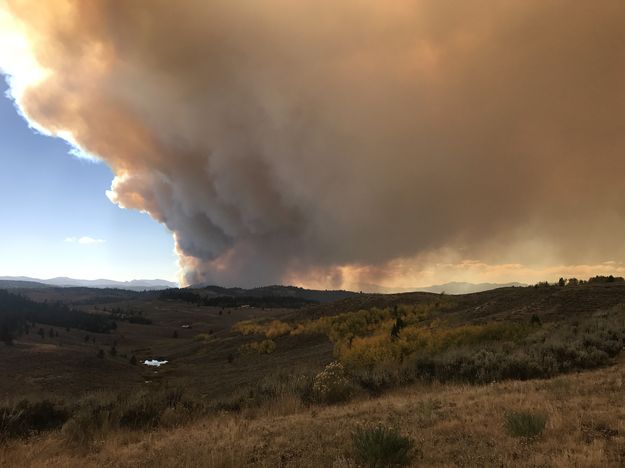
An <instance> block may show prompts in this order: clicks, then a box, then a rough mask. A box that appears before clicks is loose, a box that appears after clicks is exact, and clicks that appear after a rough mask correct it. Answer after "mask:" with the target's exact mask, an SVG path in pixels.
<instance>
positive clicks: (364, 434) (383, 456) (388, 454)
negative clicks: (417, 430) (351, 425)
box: [352, 426, 413, 468]
mask: <svg viewBox="0 0 625 468" xmlns="http://www.w3.org/2000/svg"><path fill="white" fill-rule="evenodd" d="M352 440H353V445H354V452H355V456H356V458H357V459H358V461H359V462H360V463H362V464H363V465H364V466H368V467H371V468H379V467H390V466H405V465H408V464H409V463H410V459H411V452H412V448H413V442H412V441H411V440H410V439H408V438H407V437H404V436H402V435H401V434H400V433H399V432H398V431H397V430H396V429H390V428H386V427H384V426H375V427H369V428H358V429H356V431H355V432H354V434H353V436H352Z"/></svg>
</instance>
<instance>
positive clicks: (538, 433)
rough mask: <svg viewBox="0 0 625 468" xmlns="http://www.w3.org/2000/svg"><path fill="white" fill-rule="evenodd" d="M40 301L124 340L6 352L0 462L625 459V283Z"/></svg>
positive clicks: (606, 462)
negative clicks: (99, 322) (97, 321)
mask: <svg viewBox="0 0 625 468" xmlns="http://www.w3.org/2000/svg"><path fill="white" fill-rule="evenodd" d="M46 291H48V293H46ZM21 293H22V294H24V295H26V296H29V297H31V298H32V299H35V300H38V301H45V300H48V301H58V300H61V301H63V302H64V303H66V304H69V305H70V306H72V307H74V308H79V309H80V310H81V311H83V312H87V313H90V314H100V315H103V316H106V317H113V316H114V317H116V320H115V321H116V328H115V329H114V330H111V331H110V332H108V333H91V332H86V331H84V330H78V329H74V328H70V329H66V328H64V327H50V326H47V325H43V324H30V325H31V326H30V328H29V333H28V334H20V335H19V336H17V337H16V338H15V340H14V342H13V345H11V346H9V345H4V344H0V353H1V354H0V372H2V375H5V376H11V378H5V379H0V396H1V397H2V398H1V399H0V466H102V465H105V466H246V465H249V466H336V467H351V466H390V464H391V461H392V460H390V459H386V461H385V459H384V453H385V451H386V452H395V453H400V452H401V453H403V452H402V451H405V457H406V458H405V460H403V461H402V463H403V462H409V464H412V465H414V466H563V467H564V466H600V465H602V466H623V465H624V464H625V422H623V421H625V417H624V416H625V413H623V411H625V410H623V408H625V406H624V405H623V403H624V401H623V400H624V398H625V393H624V390H625V389H623V382H624V380H623V379H624V378H625V361H624V358H623V355H622V353H621V351H622V349H623V347H624V345H625V284H622V283H607V284H604V283H601V284H585V285H580V286H572V287H568V286H567V287H557V286H544V285H543V286H541V287H526V288H505V289H499V290H494V291H487V292H483V293H476V294H468V295H459V296H446V295H440V294H428V293H409V294H397V295H368V294H358V295H353V296H351V297H347V298H345V299H342V300H339V301H335V302H331V303H327V304H321V305H315V306H310V307H305V308H300V309H261V308H253V307H235V308H219V307H208V306H203V305H197V304H192V303H188V302H184V301H180V300H162V299H159V298H158V296H157V295H156V294H136V293H124V292H115V291H113V292H112V293H111V292H107V293H106V294H103V293H102V291H98V290H88V289H85V288H77V289H76V290H75V291H74V292H73V293H72V291H71V290H59V289H48V290H47V289H37V290H24V291H21ZM111 314H113V315H111ZM131 315H132V316H140V317H142V319H145V321H146V322H150V323H130V322H129V321H128V320H127V319H128V317H129V316H131ZM40 329H41V330H42V331H43V336H41V335H40V333H39V330H40ZM133 357H134V359H133ZM152 358H158V359H166V360H167V361H169V362H168V363H167V364H165V365H163V366H162V367H160V368H153V367H148V366H145V365H143V364H142V362H143V360H145V359H152ZM330 363H333V364H330ZM376 444H377V445H376ZM376 457H382V458H381V459H377V458H376ZM376 460H377V461H376Z"/></svg>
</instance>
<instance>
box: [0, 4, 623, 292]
mask: <svg viewBox="0 0 625 468" xmlns="http://www.w3.org/2000/svg"><path fill="white" fill-rule="evenodd" d="M624 24H625V3H624V2H623V1H622V0H598V1H596V2H570V1H566V0H506V1H494V0H491V1H486V0H476V1H471V2H457V1H447V0H397V1H393V2H380V1H379V0H341V1H338V2H337V1H326V0H300V1H292V0H262V1H261V0H245V1H232V0H210V1H206V0H184V1H183V0H180V1H171V0H150V1H140V0H129V1H124V2H119V1H116V0H90V1H88V2H85V1H81V0H46V1H45V2H41V1H39V0H0V27H1V29H2V30H3V31H2V32H0V50H2V55H0V57H1V58H0V66H1V67H2V68H3V69H4V71H5V72H6V73H8V74H9V75H11V77H12V78H11V84H12V89H13V94H14V96H15V98H16V100H17V102H18V103H19V105H20V107H21V109H22V111H23V112H24V114H25V115H26V116H27V117H28V118H29V120H31V122H33V123H34V124H35V125H36V126H37V127H38V128H40V129H43V130H45V131H47V132H49V133H51V134H54V135H59V136H61V137H65V138H67V139H69V140H70V141H72V142H73V143H74V144H76V145H77V146H79V147H80V148H82V149H83V150H84V151H86V152H89V153H91V154H94V155H96V156H97V157H99V158H101V159H103V160H104V161H106V162H107V163H108V164H109V165H110V166H111V167H112V169H113V171H114V172H115V174H116V178H115V180H114V182H113V185H112V188H111V192H110V194H109V196H110V198H111V199H112V200H113V201H114V202H115V203H118V204H119V205H120V206H123V207H127V208H132V209H138V210H144V211H146V212H148V213H149V214H150V215H151V216H152V217H153V218H155V219H156V220H158V221H160V222H162V223H164V224H165V225H166V226H167V227H168V228H169V229H170V230H171V231H172V232H173V233H174V236H175V241H176V246H177V250H178V252H179V255H180V259H181V267H182V271H183V276H184V280H185V281H186V282H191V283H194V282H199V281H208V282H216V283H221V284H238V285H259V284H268V283H274V282H280V281H299V282H303V283H306V281H307V278H308V279H310V278H312V279H314V281H315V282H316V283H319V284H326V285H327V286H337V285H339V286H340V285H346V281H347V279H350V281H351V279H354V278H357V280H358V281H363V280H364V281H374V282H375V281H378V280H379V281H382V282H384V281H385V279H384V278H387V280H388V276H389V275H393V274H396V273H397V272H400V273H401V274H403V275H409V274H413V277H418V272H422V271H428V269H430V270H431V269H432V268H435V267H436V264H437V262H441V261H442V260H440V259H442V258H454V259H455V261H460V260H463V259H476V258H479V259H480V261H481V262H486V263H494V264H506V265H510V264H514V265H517V264H524V265H544V266H549V265H553V264H570V265H573V264H575V265H579V264H590V263H593V262H594V263H600V262H604V261H607V260H611V261H621V260H625V255H624V254H625V244H623V243H622V242H620V239H621V238H622V237H623V235H625V222H624V219H623V214H624V211H625V208H624V207H625V204H624V202H625V183H624V182H623V175H624V174H625V171H624V169H625V47H623V44H625V28H624V27H623V25H624ZM437 258H438V260H436V259H437ZM389 269H391V270H392V272H389V271H390V270H389ZM410 272H412V273H410ZM415 272H417V273H415ZM311 281H312V280H311Z"/></svg>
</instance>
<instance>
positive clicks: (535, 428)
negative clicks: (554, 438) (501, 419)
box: [505, 411, 547, 439]
mask: <svg viewBox="0 0 625 468" xmlns="http://www.w3.org/2000/svg"><path fill="white" fill-rule="evenodd" d="M546 424H547V415H546V414H543V413H535V412H531V411H509V412H507V413H506V414H505V425H506V430H507V431H508V433H509V434H510V435H511V436H513V437H525V438H528V439H532V438H535V437H538V436H539V435H541V434H542V433H543V431H544V430H545V425H546Z"/></svg>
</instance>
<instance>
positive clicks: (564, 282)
mask: <svg viewBox="0 0 625 468" xmlns="http://www.w3.org/2000/svg"><path fill="white" fill-rule="evenodd" d="M610 283H621V284H622V283H625V278H623V277H622V276H613V275H609V276H601V275H597V276H593V277H592V278H588V279H587V280H583V279H577V278H560V279H559V280H558V282H557V283H555V284H554V283H549V282H548V281H540V282H538V283H536V284H535V285H534V287H535V288H541V287H542V288H548V287H552V286H559V287H561V288H563V287H565V286H568V287H571V286H582V285H584V284H610Z"/></svg>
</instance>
